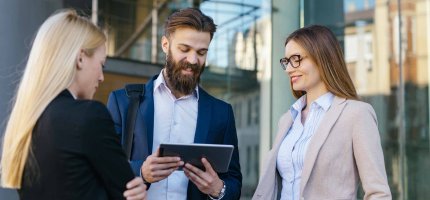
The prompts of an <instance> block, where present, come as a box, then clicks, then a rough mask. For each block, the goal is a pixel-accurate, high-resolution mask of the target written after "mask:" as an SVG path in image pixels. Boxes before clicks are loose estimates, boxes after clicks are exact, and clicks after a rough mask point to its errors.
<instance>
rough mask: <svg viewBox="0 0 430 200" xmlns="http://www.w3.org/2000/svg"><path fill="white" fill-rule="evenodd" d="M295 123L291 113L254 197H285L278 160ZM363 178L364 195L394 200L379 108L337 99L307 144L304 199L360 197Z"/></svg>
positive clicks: (282, 121) (284, 118) (281, 122)
mask: <svg viewBox="0 0 430 200" xmlns="http://www.w3.org/2000/svg"><path fill="white" fill-rule="evenodd" d="M292 123H293V119H292V117H291V113H290V112H287V113H285V114H284V115H283V116H282V117H281V119H280V120H279V124H278V126H279V130H278V134H277V136H276V139H275V142H274V144H273V148H272V149H271V150H270V152H269V156H268V157H267V160H266V162H265V163H266V166H265V167H264V168H263V173H262V176H261V177H260V181H259V183H258V186H257V189H256V191H255V193H254V196H253V197H252V199H253V200H260V199H261V200H263V199H264V200H275V199H279V198H280V192H281V188H282V181H281V177H280V175H279V173H278V171H277V169H276V158H277V155H278V151H279V147H280V145H281V143H282V140H283V139H284V137H285V136H286V134H287V132H288V130H289V128H290V127H291V125H292ZM360 180H361V182H362V186H363V190H364V192H365V196H364V199H391V193H390V188H389V186H388V182H387V175H386V172H385V166H384V156H383V153H382V148H381V142H380V137H379V131H378V127H377V120H376V115H375V111H374V110H373V108H372V106H371V105H369V104H367V103H364V102H361V101H355V100H346V99H344V98H339V97H335V98H334V100H333V103H332V105H331V107H330V109H329V110H328V111H327V113H326V114H325V116H324V118H323V119H322V120H321V123H320V125H319V128H318V129H317V131H316V132H315V133H314V135H313V137H312V139H311V141H310V143H309V145H308V149H307V151H306V155H305V161H304V166H303V171H302V178H301V184H300V199H301V200H308V199H309V200H314V199H318V200H324V199H356V196H357V189H358V185H359V182H360Z"/></svg>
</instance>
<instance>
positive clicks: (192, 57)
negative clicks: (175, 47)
mask: <svg viewBox="0 0 430 200" xmlns="http://www.w3.org/2000/svg"><path fill="white" fill-rule="evenodd" d="M187 61H188V63H190V64H192V65H193V64H197V62H198V57H197V54H196V53H190V54H188V55H187Z"/></svg>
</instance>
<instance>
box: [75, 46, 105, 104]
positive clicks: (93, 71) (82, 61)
mask: <svg viewBox="0 0 430 200" xmlns="http://www.w3.org/2000/svg"><path fill="white" fill-rule="evenodd" d="M105 61H106V46H105V45H101V46H99V47H98V48H97V49H96V50H95V51H94V54H93V55H92V56H89V55H87V54H86V53H85V52H84V51H81V52H80V55H79V58H78V62H77V65H78V67H77V68H78V69H77V71H76V75H75V79H74V81H73V83H72V85H71V86H70V87H69V90H70V91H71V92H72V93H73V94H74V95H75V96H76V97H77V98H78V99H93V97H94V94H95V93H96V90H97V88H98V87H99V84H100V83H101V82H103V80H104V76H103V63H104V62H105Z"/></svg>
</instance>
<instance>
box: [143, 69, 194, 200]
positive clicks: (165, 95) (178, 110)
mask: <svg viewBox="0 0 430 200" xmlns="http://www.w3.org/2000/svg"><path fill="white" fill-rule="evenodd" d="M163 71H164V70H162V71H161V73H160V75H159V76H158V78H157V79H156V80H155V81H154V141H153V146H152V152H155V151H156V150H157V148H158V147H159V146H160V144H161V143H184V144H191V143H193V142H194V135H195V132H196V125H197V108H198V99H199V96H198V94H199V93H198V87H196V89H195V90H194V92H193V94H191V95H188V96H184V97H181V98H179V99H177V98H176V97H175V96H174V95H173V94H172V92H171V90H170V89H169V88H168V87H167V84H166V81H165V80H164V76H163ZM187 187H188V178H187V177H186V176H185V174H184V172H183V171H175V172H173V173H172V174H171V175H170V176H169V177H168V178H166V179H164V180H161V181H159V182H156V183H152V184H151V187H150V188H149V190H148V199H157V200H171V199H174V200H186V199H187Z"/></svg>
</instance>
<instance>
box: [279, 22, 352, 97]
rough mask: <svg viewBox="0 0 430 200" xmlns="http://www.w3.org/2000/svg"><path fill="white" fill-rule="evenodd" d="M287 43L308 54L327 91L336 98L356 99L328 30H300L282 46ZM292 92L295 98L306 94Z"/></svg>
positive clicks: (303, 92)
mask: <svg viewBox="0 0 430 200" xmlns="http://www.w3.org/2000/svg"><path fill="white" fill-rule="evenodd" d="M289 41H294V42H296V43H297V44H299V45H300V46H301V47H302V48H303V49H304V50H305V51H306V52H307V53H308V56H309V57H310V59H312V60H313V61H314V62H315V64H316V65H317V67H318V71H319V72H320V76H321V80H322V81H323V82H324V85H325V86H326V87H327V89H328V91H330V92H331V93H333V94H334V95H336V96H338V97H343V98H346V99H358V97H357V92H356V90H355V87H354V84H353V83H352V80H351V77H350V76H349V74H348V70H347V69H346V64H345V60H344V59H343V53H342V49H341V48H340V45H339V42H338V41H337V39H336V36H335V35H334V34H333V32H331V31H330V29H328V28H327V27H325V26H321V25H312V26H308V27H304V28H300V29H298V30H296V31H294V32H293V33H291V34H290V35H289V36H288V38H287V40H286V41H285V45H284V46H286V45H287V44H288V42H289ZM290 84H291V82H290ZM291 88H292V87H291ZM292 92H293V95H294V96H295V97H296V98H299V97H301V96H303V95H305V94H306V92H305V91H295V90H292Z"/></svg>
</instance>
